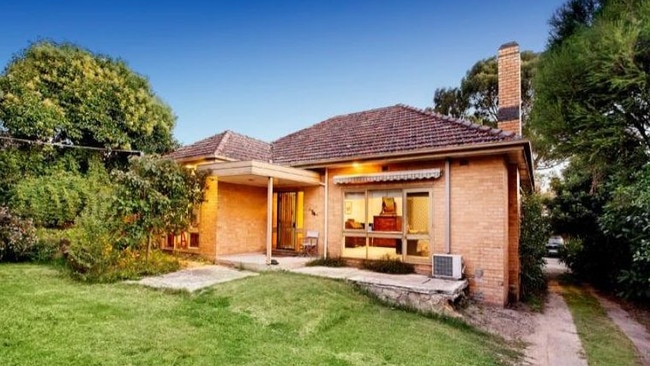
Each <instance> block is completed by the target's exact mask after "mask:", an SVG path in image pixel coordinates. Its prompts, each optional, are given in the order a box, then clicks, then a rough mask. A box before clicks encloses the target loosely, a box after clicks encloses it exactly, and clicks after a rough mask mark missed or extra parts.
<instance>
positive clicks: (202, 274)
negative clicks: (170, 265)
mask: <svg viewBox="0 0 650 366" xmlns="http://www.w3.org/2000/svg"><path fill="white" fill-rule="evenodd" d="M257 275H258V274H257V273H255V272H250V271H240V270H236V269H233V268H229V267H225V266H217V265H207V266H201V267H195V268H188V269H184V270H180V271H177V272H172V273H167V274H164V275H161V276H152V277H145V278H143V279H141V280H139V281H128V282H129V283H137V284H140V285H144V286H149V287H156V288H168V289H175V290H187V291H190V292H192V291H196V290H199V289H202V288H205V287H210V286H212V285H215V284H217V283H222V282H228V281H232V280H236V279H240V278H245V277H250V276H257Z"/></svg>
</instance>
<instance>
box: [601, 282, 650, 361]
mask: <svg viewBox="0 0 650 366" xmlns="http://www.w3.org/2000/svg"><path fill="white" fill-rule="evenodd" d="M589 292H591V294H592V295H593V296H594V297H595V298H597V299H598V302H600V306H602V307H603V309H605V311H606V312H607V316H609V318H610V319H612V321H613V322H614V323H615V324H616V326H618V327H619V328H620V329H621V331H623V333H625V335H626V336H627V337H628V338H629V339H630V340H631V341H632V343H634V346H635V347H636V349H637V351H639V355H640V356H641V362H643V364H644V365H650V334H648V331H647V329H646V328H645V327H644V326H643V325H641V324H639V322H637V321H636V320H635V319H634V318H632V317H631V316H630V314H628V312H627V311H625V310H623V309H622V308H621V307H620V306H619V305H618V304H617V303H615V302H613V301H611V300H609V299H607V298H605V297H603V296H601V295H599V294H598V293H597V292H596V291H595V290H594V289H592V288H589Z"/></svg>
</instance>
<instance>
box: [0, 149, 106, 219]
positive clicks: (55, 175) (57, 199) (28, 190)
mask: <svg viewBox="0 0 650 366" xmlns="http://www.w3.org/2000/svg"><path fill="white" fill-rule="evenodd" d="M62 161H65V159H64V160H61V161H59V163H61V162H62ZM74 163H75V161H73V166H67V167H66V166H61V165H57V166H54V167H52V168H50V169H49V171H50V172H49V173H45V174H43V175H39V176H33V177H28V178H25V179H23V180H22V181H21V182H18V183H17V184H16V185H15V186H14V188H13V189H12V192H11V199H10V205H11V207H12V209H13V210H14V211H15V212H16V213H18V214H19V215H22V216H24V217H30V218H31V219H32V220H34V223H35V224H36V225H37V226H42V227H48V228H65V227H69V226H71V225H72V224H73V223H74V221H75V219H76V218H77V216H79V214H80V213H81V212H82V210H84V209H86V207H87V206H88V209H90V210H95V209H97V205H99V204H104V202H105V201H106V199H107V198H108V197H110V194H111V193H112V188H113V187H112V185H111V184H110V183H109V177H108V173H107V172H106V170H105V168H104V166H103V165H102V163H101V161H99V159H97V158H91V160H90V164H89V167H88V168H87V172H86V174H81V173H79V172H77V170H76V169H79V167H78V166H76V165H75V164H74Z"/></svg>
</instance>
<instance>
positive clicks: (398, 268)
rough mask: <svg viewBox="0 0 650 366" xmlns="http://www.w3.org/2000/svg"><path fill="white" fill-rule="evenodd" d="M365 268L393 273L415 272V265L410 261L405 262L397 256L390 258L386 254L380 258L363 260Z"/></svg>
mask: <svg viewBox="0 0 650 366" xmlns="http://www.w3.org/2000/svg"><path fill="white" fill-rule="evenodd" d="M361 267H363V268H364V269H367V270H370V271H373V272H381V273H391V274H408V273H413V272H415V267H414V266H413V265H412V264H410V263H404V262H402V261H401V260H399V259H397V258H390V256H388V255H386V256H385V257H382V258H381V259H378V260H364V261H363V262H361Z"/></svg>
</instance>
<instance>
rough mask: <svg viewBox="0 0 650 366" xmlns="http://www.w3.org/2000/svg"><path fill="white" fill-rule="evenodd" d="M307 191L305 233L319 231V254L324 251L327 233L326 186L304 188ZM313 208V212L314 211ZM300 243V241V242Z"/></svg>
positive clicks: (304, 213)
mask: <svg viewBox="0 0 650 366" xmlns="http://www.w3.org/2000/svg"><path fill="white" fill-rule="evenodd" d="M302 189H303V191H304V192H305V198H304V199H305V202H304V205H303V206H304V212H303V215H304V221H303V222H304V224H303V229H304V234H305V235H306V234H307V230H315V231H318V235H319V238H318V254H319V255H323V253H324V248H323V247H324V240H325V239H324V234H325V224H324V221H325V198H324V197H325V188H324V187H321V186H318V187H305V188H302ZM312 210H313V213H312ZM299 244H300V243H299Z"/></svg>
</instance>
